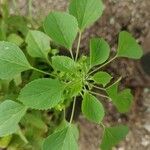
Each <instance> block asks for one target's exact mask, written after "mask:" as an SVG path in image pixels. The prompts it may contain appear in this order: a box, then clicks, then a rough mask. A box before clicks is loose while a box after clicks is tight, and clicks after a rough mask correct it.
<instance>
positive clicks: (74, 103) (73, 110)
mask: <svg viewBox="0 0 150 150" xmlns="http://www.w3.org/2000/svg"><path fill="white" fill-rule="evenodd" d="M75 105H76V97H74V100H73V106H72V113H71V117H70V121H69V122H70V124H71V123H72V121H73V116H74V112H75Z"/></svg>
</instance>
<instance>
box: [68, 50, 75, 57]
mask: <svg viewBox="0 0 150 150" xmlns="http://www.w3.org/2000/svg"><path fill="white" fill-rule="evenodd" d="M69 52H70V55H71V58H72V59H74V56H73V52H72V48H70V49H69Z"/></svg>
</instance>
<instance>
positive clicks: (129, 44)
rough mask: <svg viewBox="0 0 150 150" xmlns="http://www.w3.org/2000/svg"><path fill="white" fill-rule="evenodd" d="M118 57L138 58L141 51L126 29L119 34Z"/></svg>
mask: <svg viewBox="0 0 150 150" xmlns="http://www.w3.org/2000/svg"><path fill="white" fill-rule="evenodd" d="M117 52H118V57H127V58H132V59H140V58H141V56H142V54H143V52H142V48H141V47H140V46H139V45H138V43H137V42H136V40H135V39H134V38H133V37H132V35H131V34H130V33H128V32H126V31H122V32H120V34H119V46H118V50H117Z"/></svg>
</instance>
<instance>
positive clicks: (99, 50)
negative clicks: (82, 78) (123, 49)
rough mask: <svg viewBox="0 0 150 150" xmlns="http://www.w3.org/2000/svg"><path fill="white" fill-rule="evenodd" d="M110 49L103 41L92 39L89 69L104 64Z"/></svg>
mask: <svg viewBox="0 0 150 150" xmlns="http://www.w3.org/2000/svg"><path fill="white" fill-rule="evenodd" d="M109 53H110V47H109V45H108V43H107V42H106V41H105V40H104V39H100V38H93V39H92V40H91V41H90V65H91V67H93V66H96V65H100V64H102V63H104V62H105V61H106V60H107V59H108V58H109Z"/></svg>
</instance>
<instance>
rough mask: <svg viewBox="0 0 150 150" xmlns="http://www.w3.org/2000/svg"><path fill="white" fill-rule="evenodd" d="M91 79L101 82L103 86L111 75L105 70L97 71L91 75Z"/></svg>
mask: <svg viewBox="0 0 150 150" xmlns="http://www.w3.org/2000/svg"><path fill="white" fill-rule="evenodd" d="M92 79H93V80H94V81H95V83H97V84H102V85H103V86H104V87H105V86H106V85H107V84H108V83H109V82H110V80H111V79H112V76H111V75H110V74H108V73H107V72H103V71H99V72H97V73H95V74H94V75H93V77H92Z"/></svg>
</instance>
